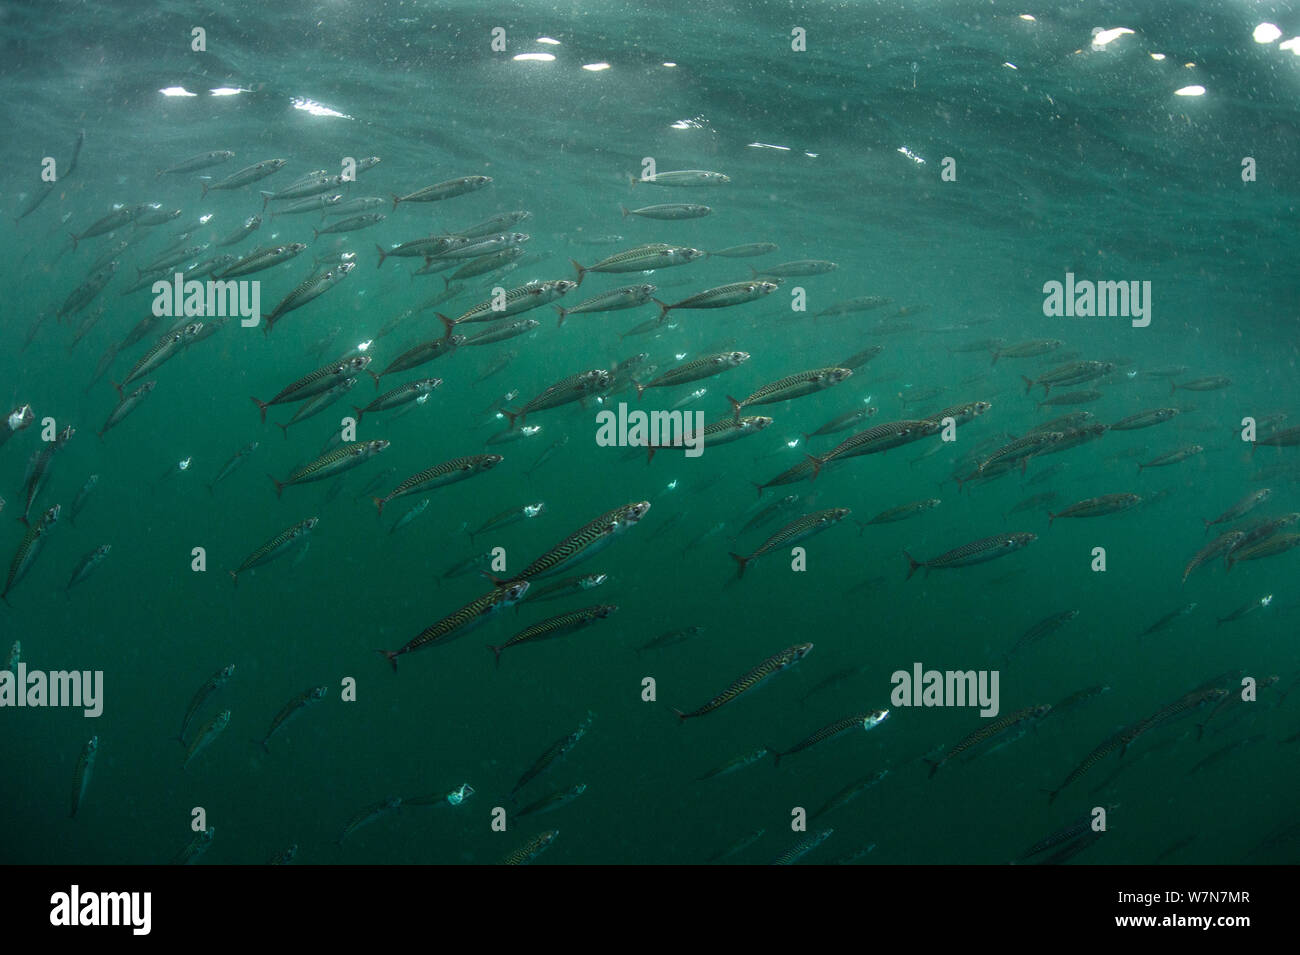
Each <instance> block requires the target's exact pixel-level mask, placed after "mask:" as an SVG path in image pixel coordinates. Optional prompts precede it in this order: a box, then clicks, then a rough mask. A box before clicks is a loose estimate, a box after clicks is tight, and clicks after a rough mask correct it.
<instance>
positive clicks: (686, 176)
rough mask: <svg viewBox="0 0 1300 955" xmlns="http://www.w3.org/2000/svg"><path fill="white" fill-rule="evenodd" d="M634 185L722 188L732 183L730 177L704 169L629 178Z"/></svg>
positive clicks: (677, 170)
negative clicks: (639, 183)
mask: <svg viewBox="0 0 1300 955" xmlns="http://www.w3.org/2000/svg"><path fill="white" fill-rule="evenodd" d="M628 178H629V181H630V182H631V184H632V185H634V186H635V185H636V184H637V183H638V182H641V183H645V184H646V185H650V186H678V187H682V186H694V187H698V186H721V185H725V184H726V183H729V182H731V177H730V176H724V175H723V174H722V173H720V172H709V171H707V170H704V169H675V170H673V171H671V172H659V173H655V174H654V175H653V176H645V175H642V176H641V177H640V178H638V177H636V176H629V177H628Z"/></svg>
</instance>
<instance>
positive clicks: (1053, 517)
mask: <svg viewBox="0 0 1300 955" xmlns="http://www.w3.org/2000/svg"><path fill="white" fill-rule="evenodd" d="M1054 520H1056V515H1055V514H1053V513H1052V512H1051V511H1048V512H1047V526H1048V527H1051V526H1052V521H1054Z"/></svg>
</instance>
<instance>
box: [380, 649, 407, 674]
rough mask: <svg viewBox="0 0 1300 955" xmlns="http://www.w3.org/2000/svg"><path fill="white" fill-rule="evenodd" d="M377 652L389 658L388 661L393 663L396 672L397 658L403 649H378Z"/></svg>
mask: <svg viewBox="0 0 1300 955" xmlns="http://www.w3.org/2000/svg"><path fill="white" fill-rule="evenodd" d="M376 652H378V653H382V654H383V655H384V656H385V657H387V658H388V662H389V663H391V664H392V665H393V672H394V673H396V672H397V658H398V657H399V656H401V655H402V651H401V650H378V651H376Z"/></svg>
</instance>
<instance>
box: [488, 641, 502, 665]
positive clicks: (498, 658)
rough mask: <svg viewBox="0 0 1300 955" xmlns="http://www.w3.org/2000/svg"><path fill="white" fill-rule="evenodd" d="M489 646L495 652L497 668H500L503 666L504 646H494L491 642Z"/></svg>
mask: <svg viewBox="0 0 1300 955" xmlns="http://www.w3.org/2000/svg"><path fill="white" fill-rule="evenodd" d="M487 648H488V649H489V650H491V651H492V652H493V653H494V654H496V663H497V669H500V668H501V651H502V650H503V649H504V647H495V646H493V645H492V644H490V643H489V644H488V645H487Z"/></svg>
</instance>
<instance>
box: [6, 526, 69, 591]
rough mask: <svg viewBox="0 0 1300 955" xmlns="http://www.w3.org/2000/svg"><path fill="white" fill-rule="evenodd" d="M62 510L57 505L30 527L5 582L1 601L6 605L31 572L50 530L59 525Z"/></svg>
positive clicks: (11, 562) (15, 553)
mask: <svg viewBox="0 0 1300 955" xmlns="http://www.w3.org/2000/svg"><path fill="white" fill-rule="evenodd" d="M62 510H63V508H62V505H59V504H55V505H54V506H53V507H51V508H49V509H48V510H47V511H46V512H45V513H44V514H42V515H41V517H40V519H39V520H38V521H37V522H36V523H35V524H30V525H28V527H27V533H26V534H24V535H23V539H22V541H21V543H19V545H18V550H17V551H15V552H14V557H13V560H12V561H10V563H9V577H8V579H6V580H5V589H4V592H3V593H0V600H3V601H4V602H5V603H6V604H8V603H9V594H10V593H11V592H12V591H13V589H14V588H15V587H16V586H18V583H19V581H21V580H22V579H23V577H25V576H26V575H27V572H28V571H29V570H31V568H32V564H33V563H35V561H36V557H37V555H39V554H40V552H41V549H42V547H43V546H44V544H45V539H46V537H47V536H48V535H49V531H50V528H52V527H53V526H54V525H55V524H57V523H58V521H59V514H60V512H61V511H62Z"/></svg>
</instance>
